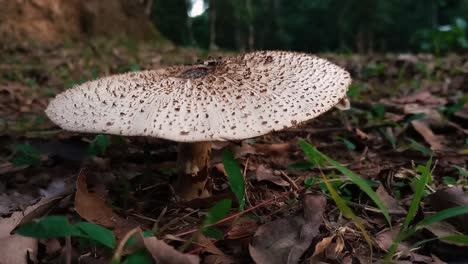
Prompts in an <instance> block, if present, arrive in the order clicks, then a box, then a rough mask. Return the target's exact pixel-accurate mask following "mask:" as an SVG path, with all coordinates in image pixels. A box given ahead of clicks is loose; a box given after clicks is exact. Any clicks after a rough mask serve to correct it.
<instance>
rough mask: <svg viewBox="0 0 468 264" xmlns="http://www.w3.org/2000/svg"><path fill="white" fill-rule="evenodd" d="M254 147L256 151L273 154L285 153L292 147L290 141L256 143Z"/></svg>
mask: <svg viewBox="0 0 468 264" xmlns="http://www.w3.org/2000/svg"><path fill="white" fill-rule="evenodd" d="M254 149H255V151H256V152H261V153H264V154H271V155H283V154H285V153H287V152H288V151H289V150H290V149H291V144H289V143H277V144H255V145H254Z"/></svg>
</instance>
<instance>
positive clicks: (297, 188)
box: [279, 171, 299, 191]
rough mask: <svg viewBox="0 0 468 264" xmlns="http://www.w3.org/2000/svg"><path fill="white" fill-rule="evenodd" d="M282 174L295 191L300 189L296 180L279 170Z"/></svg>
mask: <svg viewBox="0 0 468 264" xmlns="http://www.w3.org/2000/svg"><path fill="white" fill-rule="evenodd" d="M279 172H280V174H281V176H282V177H283V178H284V179H285V180H286V181H287V182H288V183H289V184H291V186H292V187H293V189H294V190H295V191H297V190H299V186H297V184H296V182H294V181H293V180H292V179H291V178H290V177H289V176H288V175H287V174H286V173H285V172H284V171H279Z"/></svg>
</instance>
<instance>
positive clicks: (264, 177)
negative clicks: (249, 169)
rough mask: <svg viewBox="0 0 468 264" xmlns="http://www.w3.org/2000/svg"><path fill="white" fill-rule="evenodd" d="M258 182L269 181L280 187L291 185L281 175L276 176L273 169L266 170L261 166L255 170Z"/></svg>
mask: <svg viewBox="0 0 468 264" xmlns="http://www.w3.org/2000/svg"><path fill="white" fill-rule="evenodd" d="M255 175H256V177H257V181H269V182H271V183H274V184H276V185H278V186H289V183H288V182H287V181H285V180H283V178H282V177H281V175H280V174H275V173H274V171H273V170H272V169H269V168H266V167H265V166H264V165H259V166H258V167H257V169H256V170H255Z"/></svg>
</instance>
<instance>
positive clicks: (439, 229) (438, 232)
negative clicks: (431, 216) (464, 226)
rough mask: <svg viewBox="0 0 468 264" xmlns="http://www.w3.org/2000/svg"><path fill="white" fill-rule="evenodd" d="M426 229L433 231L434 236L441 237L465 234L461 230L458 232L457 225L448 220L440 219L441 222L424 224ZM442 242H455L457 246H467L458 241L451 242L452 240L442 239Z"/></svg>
mask: <svg viewBox="0 0 468 264" xmlns="http://www.w3.org/2000/svg"><path fill="white" fill-rule="evenodd" d="M424 229H426V230H428V231H429V232H431V233H432V234H433V235H434V236H436V237H438V238H441V237H446V236H454V235H463V234H462V233H461V232H458V231H457V230H456V229H455V227H454V226H453V225H451V224H449V223H448V222H445V221H440V222H435V223H432V224H430V225H427V226H424ZM441 242H442V243H447V244H453V245H457V246H461V247H463V246H465V245H464V244H460V243H456V242H450V241H443V240H442V241H441Z"/></svg>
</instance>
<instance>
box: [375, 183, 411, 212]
mask: <svg viewBox="0 0 468 264" xmlns="http://www.w3.org/2000/svg"><path fill="white" fill-rule="evenodd" d="M376 194H377V196H378V197H379V198H380V200H382V203H383V204H384V205H385V207H386V208H387V209H388V212H389V213H390V214H397V215H405V214H406V213H407V211H406V210H405V208H403V207H401V206H400V205H399V204H398V201H397V200H395V198H393V197H392V196H390V195H389V194H388V193H387V191H386V190H385V188H384V187H383V185H380V186H379V188H377V191H376Z"/></svg>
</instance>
